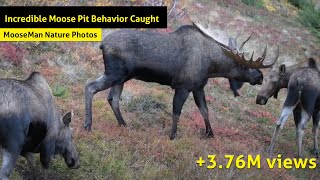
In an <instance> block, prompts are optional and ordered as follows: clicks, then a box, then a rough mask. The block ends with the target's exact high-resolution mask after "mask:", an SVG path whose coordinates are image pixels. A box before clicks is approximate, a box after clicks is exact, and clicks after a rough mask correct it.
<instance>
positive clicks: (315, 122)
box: [312, 112, 320, 158]
mask: <svg viewBox="0 0 320 180" xmlns="http://www.w3.org/2000/svg"><path fill="white" fill-rule="evenodd" d="M319 118H320V116H319V112H315V113H314V114H313V115H312V119H313V127H312V133H313V145H314V148H313V153H314V155H315V156H316V157H317V158H318V157H319V148H318V138H317V137H318V125H319Z"/></svg>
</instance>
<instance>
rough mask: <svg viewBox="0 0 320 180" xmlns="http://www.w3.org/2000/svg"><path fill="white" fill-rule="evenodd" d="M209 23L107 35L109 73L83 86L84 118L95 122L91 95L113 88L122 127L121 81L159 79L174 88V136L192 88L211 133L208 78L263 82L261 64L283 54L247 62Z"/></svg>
mask: <svg viewBox="0 0 320 180" xmlns="http://www.w3.org/2000/svg"><path fill="white" fill-rule="evenodd" d="M211 32H212V31H211V30H210V28H209V27H208V26H203V25H201V23H194V25H185V26H182V27H180V28H179V29H178V30H176V31H175V32H172V33H168V34H161V33H155V32H143V31H135V30H119V31H116V32H113V33H111V34H109V35H108V36H107V37H106V38H105V39H104V40H103V42H102V44H101V46H100V48H101V50H102V53H103V60H104V67H105V72H104V74H103V75H101V76H100V77H99V78H98V79H96V80H94V81H92V82H89V83H88V84H87V85H86V87H85V113H86V115H85V122H84V127H85V128H86V129H87V130H90V129H91V126H92V98H93V95H94V94H95V93H97V92H99V91H102V90H106V89H108V88H110V87H111V90H110V93H109V96H108V101H109V104H110V105H111V108H112V110H113V112H114V114H115V116H116V118H117V121H118V123H119V125H120V126H125V125H126V123H125V121H124V120H123V118H122V115H121V113H120V110H119V98H120V96H121V92H122V89H123V84H124V83H125V82H126V81H128V80H130V79H132V78H135V79H138V80H143V81H146V82H157V83H160V84H162V85H168V86H171V88H173V89H175V94H174V98H173V115H172V120H173V122H172V130H171V136H170V139H174V138H175V137H176V132H177V123H178V119H179V117H180V114H181V109H182V106H183V104H184V103H185V101H186V99H187V97H188V95H189V93H190V92H192V93H193V96H194V99H195V103H196V105H197V106H198V108H199V110H200V112H201V115H202V116H203V118H204V122H205V126H206V135H207V136H208V137H212V136H213V132H212V129H211V125H210V122H209V117H208V108H207V104H206V101H205V93H204V89H203V88H204V86H205V85H206V84H207V81H208V78H212V77H225V78H231V79H235V80H238V81H242V82H249V83H250V84H259V83H261V79H262V78H263V75H262V73H261V71H260V70H259V68H267V67H271V66H272V65H273V64H274V63H275V62H276V60H277V59H278V55H279V48H278V51H277V54H276V57H275V58H274V59H272V60H269V61H267V62H269V64H268V65H264V61H265V57H266V53H267V47H266V48H265V49H264V52H263V55H262V57H259V58H258V59H257V60H256V61H253V60H252V57H251V59H250V60H246V59H245V58H244V56H243V53H239V52H238V51H234V50H232V49H231V48H229V47H228V43H224V42H221V41H219V37H215V36H214V34H213V33H211Z"/></svg>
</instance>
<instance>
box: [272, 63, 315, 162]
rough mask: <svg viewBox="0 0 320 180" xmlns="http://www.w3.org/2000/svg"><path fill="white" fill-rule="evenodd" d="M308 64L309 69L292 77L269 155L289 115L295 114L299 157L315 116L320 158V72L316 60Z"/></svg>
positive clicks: (302, 69) (298, 71)
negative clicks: (307, 128) (319, 126)
mask: <svg viewBox="0 0 320 180" xmlns="http://www.w3.org/2000/svg"><path fill="white" fill-rule="evenodd" d="M308 62H309V65H308V67H303V68H300V69H298V70H296V71H295V72H294V73H293V74H292V75H291V76H290V79H289V83H288V94H287V97H286V100H285V102H284V104H283V107H282V112H281V115H280V118H279V120H278V121H277V126H276V129H275V131H274V134H273V137H272V140H271V144H270V147H269V149H268V151H269V153H272V152H273V149H274V144H275V141H276V138H277V137H278V135H279V132H280V130H281V129H282V128H283V126H284V124H285V122H286V121H287V119H288V117H289V115H290V114H291V113H292V112H293V115H294V122H295V125H296V131H297V138H296V141H297V145H298V156H299V157H301V156H302V139H303V134H304V129H305V128H306V126H307V123H308V122H309V120H310V118H311V116H313V130H312V131H313V134H314V136H313V137H314V153H315V154H316V156H318V153H319V150H318V141H317V133H318V130H317V129H318V124H319V110H320V108H319V107H320V106H319V105H320V101H319V99H320V71H319V69H318V67H317V64H316V61H315V60H314V59H312V58H310V59H309V60H308Z"/></svg>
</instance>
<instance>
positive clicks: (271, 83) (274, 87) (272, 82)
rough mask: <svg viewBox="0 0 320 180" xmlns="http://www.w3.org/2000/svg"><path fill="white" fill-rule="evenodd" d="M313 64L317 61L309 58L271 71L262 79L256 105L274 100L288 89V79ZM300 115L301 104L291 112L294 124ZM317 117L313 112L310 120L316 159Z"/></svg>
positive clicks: (270, 148)
mask: <svg viewBox="0 0 320 180" xmlns="http://www.w3.org/2000/svg"><path fill="white" fill-rule="evenodd" d="M314 63H316V64H319V61H317V60H316V59H313V58H309V59H308V60H306V61H303V62H301V63H298V64H295V65H292V66H286V65H284V64H282V65H280V66H279V68H274V69H271V71H270V72H269V74H268V75H266V76H265V77H264V81H263V84H262V86H261V89H260V91H259V93H258V95H257V98H256V103H257V104H260V105H265V104H266V103H267V102H268V99H269V98H270V97H271V96H274V97H275V98H277V97H278V92H279V90H280V89H282V88H287V87H288V84H289V79H290V77H291V75H292V74H293V73H294V72H296V71H298V70H300V69H303V68H306V67H310V66H313V65H314ZM300 113H301V104H300V103H298V104H297V105H296V107H295V109H294V110H293V114H294V122H295V123H296V125H297V124H298V123H299V122H300V121H301V119H300V118H301V116H300ZM319 115H320V114H319V112H315V113H313V114H312V119H313V128H312V133H313V140H314V152H313V153H314V154H315V155H316V157H318V154H319V149H318V143H317V134H318V123H319V117H320V116H319ZM279 128H280V129H282V128H283V125H282V126H280V127H279ZM280 129H277V128H276V131H280ZM278 133H279V132H278ZM278 133H277V134H278ZM272 139H273V141H275V140H276V138H272ZM273 141H272V142H273ZM274 143H275V142H273V143H271V146H270V147H269V149H268V151H269V152H270V153H272V152H273V149H274Z"/></svg>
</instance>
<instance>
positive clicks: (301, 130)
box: [296, 109, 311, 158]
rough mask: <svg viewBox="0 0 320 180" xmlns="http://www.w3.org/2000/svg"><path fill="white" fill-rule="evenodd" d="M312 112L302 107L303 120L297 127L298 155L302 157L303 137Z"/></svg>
mask: <svg viewBox="0 0 320 180" xmlns="http://www.w3.org/2000/svg"><path fill="white" fill-rule="evenodd" d="M310 114H311V113H308V112H307V111H305V110H304V109H302V112H301V121H300V122H299V124H298V126H297V128H296V133H297V146H298V157H299V158H301V157H302V148H303V147H302V139H303V135H304V129H305V128H306V126H307V122H308V121H309V119H310V117H311V115H310Z"/></svg>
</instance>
